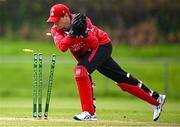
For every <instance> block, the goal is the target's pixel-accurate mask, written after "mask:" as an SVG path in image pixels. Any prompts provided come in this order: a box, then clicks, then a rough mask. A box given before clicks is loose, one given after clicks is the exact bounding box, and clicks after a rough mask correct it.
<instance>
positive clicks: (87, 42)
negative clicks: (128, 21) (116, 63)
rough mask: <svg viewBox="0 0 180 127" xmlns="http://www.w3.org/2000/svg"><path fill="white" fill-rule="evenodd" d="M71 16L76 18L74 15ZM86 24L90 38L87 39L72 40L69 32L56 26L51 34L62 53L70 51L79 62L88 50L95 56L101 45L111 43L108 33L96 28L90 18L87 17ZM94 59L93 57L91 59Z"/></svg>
mask: <svg viewBox="0 0 180 127" xmlns="http://www.w3.org/2000/svg"><path fill="white" fill-rule="evenodd" d="M71 16H72V18H74V15H71ZM86 22H87V31H88V36H87V37H86V38H81V37H79V38H72V37H70V36H69V34H68V32H66V31H63V30H62V29H59V28H58V26H56V25H54V26H53V27H52V28H51V34H52V37H53V39H54V43H55V45H56V46H57V47H58V48H59V49H60V50H61V51H62V52H65V51H67V50H68V49H69V50H70V51H71V53H72V54H73V56H74V57H75V58H76V59H77V60H79V59H80V58H81V56H82V55H83V54H84V53H85V52H87V51H88V50H92V53H93V54H95V52H96V50H97V49H98V46H99V45H103V44H107V43H109V42H110V41H111V40H110V38H109V37H108V35H107V33H105V32H104V31H102V30H101V29H99V28H98V27H96V26H94V25H93V24H92V23H91V20H90V19H89V18H88V17H86ZM92 58H93V55H92V56H91V58H90V59H92Z"/></svg>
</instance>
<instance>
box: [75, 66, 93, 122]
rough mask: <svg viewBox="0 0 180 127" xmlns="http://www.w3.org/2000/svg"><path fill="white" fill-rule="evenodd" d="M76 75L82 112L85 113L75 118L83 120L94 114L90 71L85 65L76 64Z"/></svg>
mask: <svg viewBox="0 0 180 127" xmlns="http://www.w3.org/2000/svg"><path fill="white" fill-rule="evenodd" d="M74 76H75V79H76V84H77V86H78V91H79V96H80V100H81V107H82V112H88V113H84V115H85V116H84V115H82V114H81V115H75V116H74V119H76V120H83V119H91V116H92V115H94V107H93V98H92V86H91V81H90V79H89V76H88V72H87V70H86V68H85V67H83V66H76V67H75V68H74Z"/></svg>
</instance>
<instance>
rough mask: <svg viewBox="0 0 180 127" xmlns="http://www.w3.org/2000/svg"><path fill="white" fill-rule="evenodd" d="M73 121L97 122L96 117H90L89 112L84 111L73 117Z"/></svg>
mask: <svg viewBox="0 0 180 127" xmlns="http://www.w3.org/2000/svg"><path fill="white" fill-rule="evenodd" d="M73 119H75V120H78V121H94V120H97V118H96V115H95V114H94V115H91V114H90V113H89V112H87V111H84V112H81V113H80V114H78V115H75V116H74V117H73Z"/></svg>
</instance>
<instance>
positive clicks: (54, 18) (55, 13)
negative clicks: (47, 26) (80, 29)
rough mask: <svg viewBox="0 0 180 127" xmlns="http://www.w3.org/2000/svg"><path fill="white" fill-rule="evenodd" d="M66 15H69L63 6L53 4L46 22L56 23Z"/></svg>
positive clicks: (67, 9)
mask: <svg viewBox="0 0 180 127" xmlns="http://www.w3.org/2000/svg"><path fill="white" fill-rule="evenodd" d="M66 13H68V14H69V15H70V11H69V8H68V7H67V6H65V5H64V4H55V5H53V6H52V7H51V10H50V16H49V18H48V20H47V22H58V21H59V20H60V18H61V17H63V16H64V15H65V14H66Z"/></svg>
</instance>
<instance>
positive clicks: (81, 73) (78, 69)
mask: <svg viewBox="0 0 180 127" xmlns="http://www.w3.org/2000/svg"><path fill="white" fill-rule="evenodd" d="M86 76H88V72H87V69H86V68H85V67H84V66H82V65H78V66H75V68H74V77H75V78H83V77H86Z"/></svg>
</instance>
